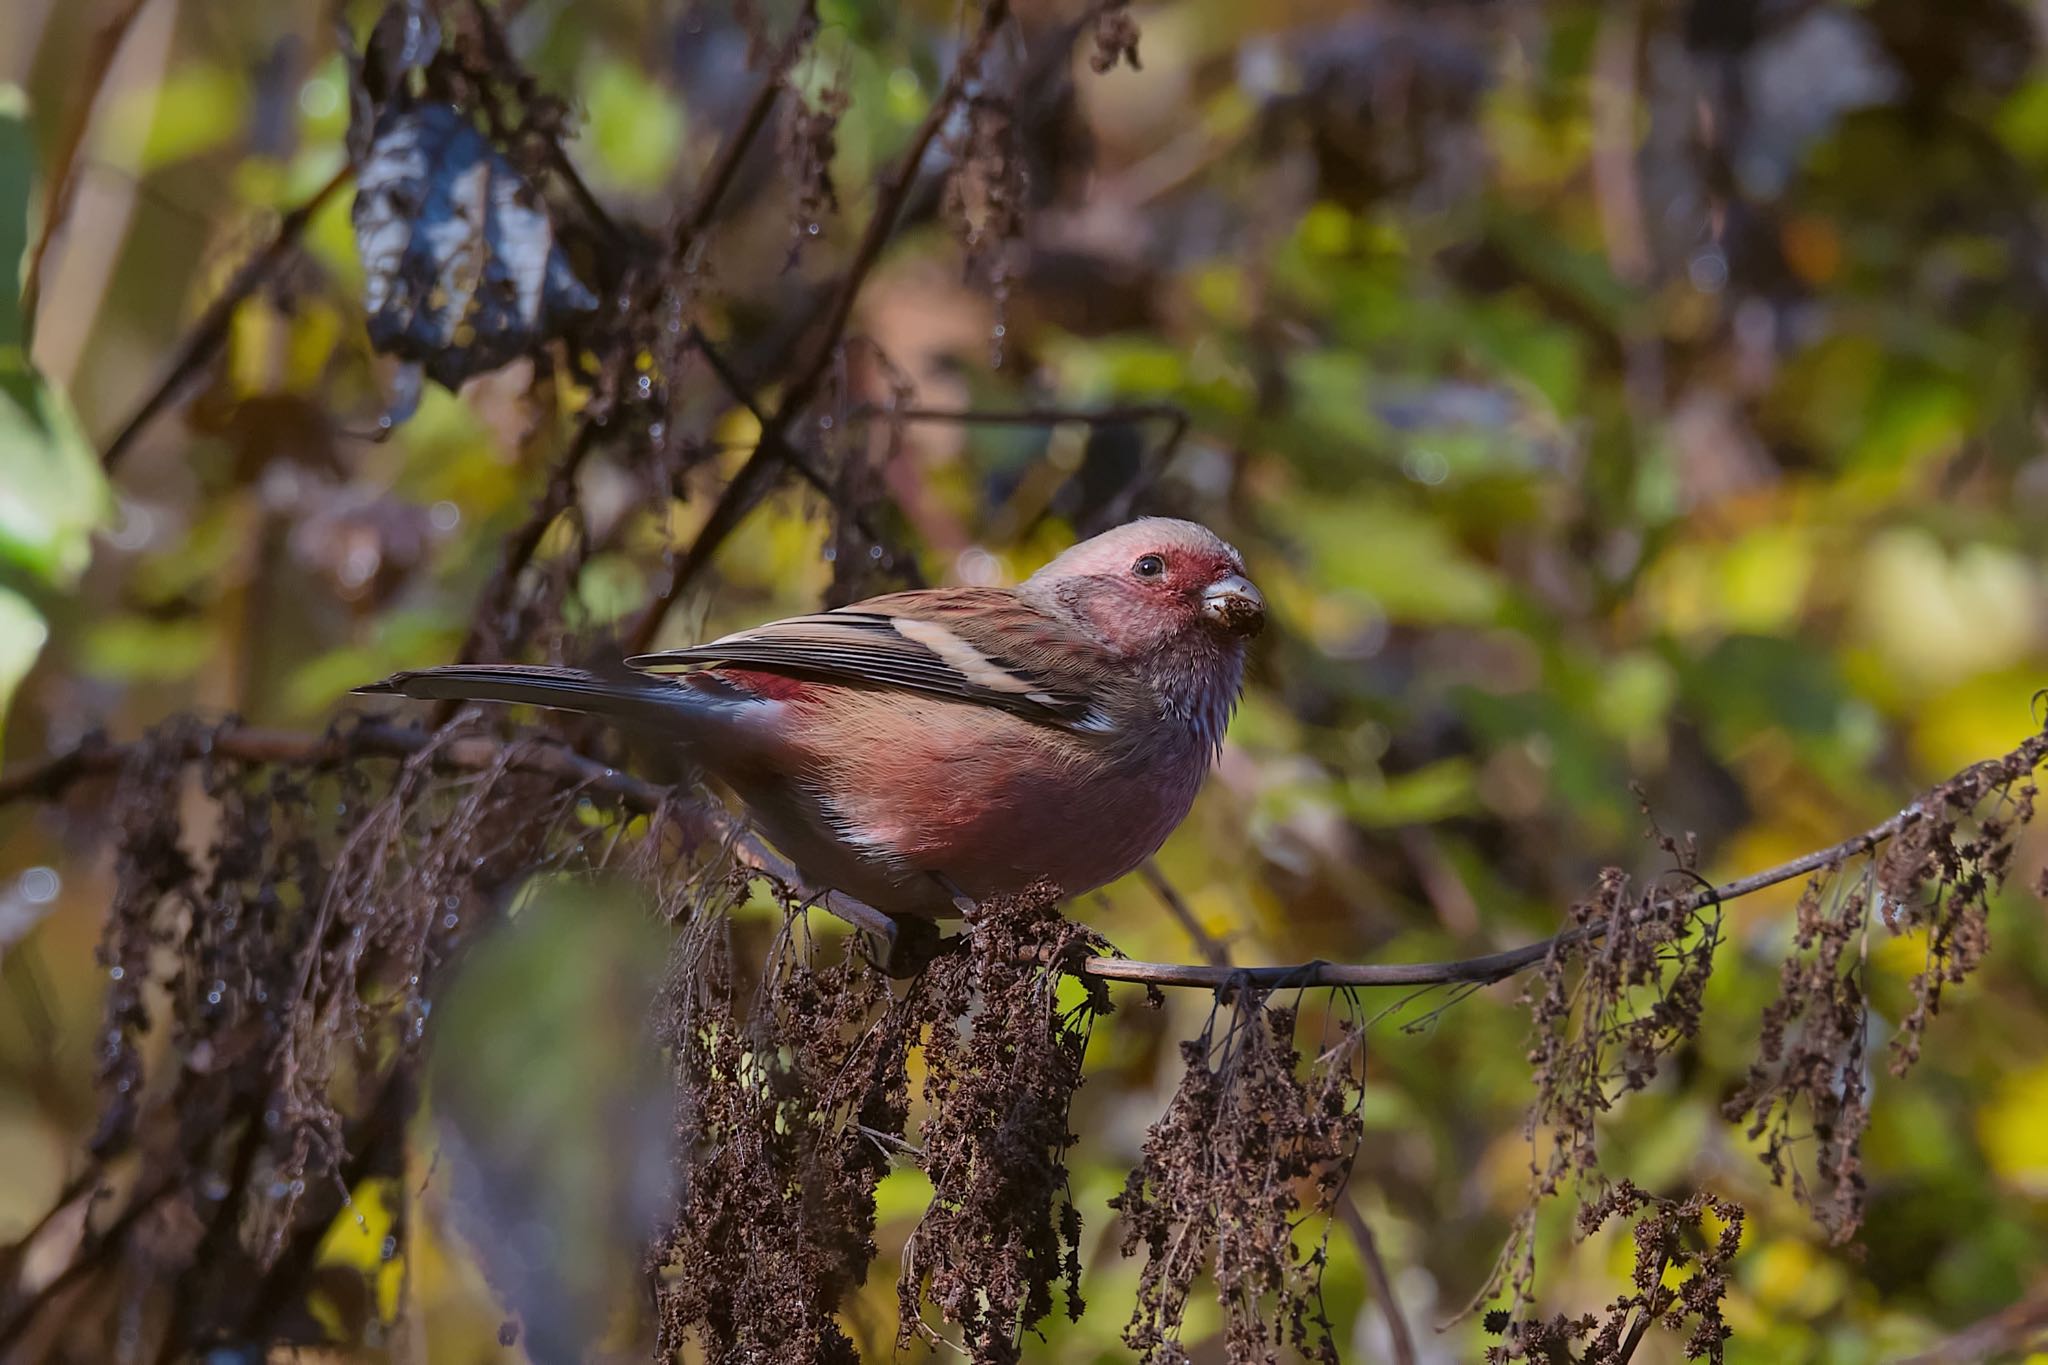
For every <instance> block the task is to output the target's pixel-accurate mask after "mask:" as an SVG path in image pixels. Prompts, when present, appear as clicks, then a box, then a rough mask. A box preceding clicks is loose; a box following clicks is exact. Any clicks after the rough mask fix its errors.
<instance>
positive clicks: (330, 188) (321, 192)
mask: <svg viewBox="0 0 2048 1365" xmlns="http://www.w3.org/2000/svg"><path fill="white" fill-rule="evenodd" d="M354 174H355V167H354V166H343V167H342V168H341V169H340V170H338V171H336V172H335V173H334V174H333V175H332V176H331V177H329V179H328V181H327V183H326V184H324V185H322V186H321V187H320V188H319V189H317V190H315V191H313V194H312V197H310V198H308V199H307V200H305V202H303V203H301V204H300V205H299V206H298V207H297V208H294V209H292V210H291V211H290V212H288V213H286V214H285V215H284V217H282V218H280V219H279V220H278V224H277V232H276V233H275V234H274V235H273V236H272V237H271V239H270V241H269V242H268V243H267V244H266V245H265V246H264V248H263V249H262V250H261V251H259V252H257V253H256V254H255V255H254V256H253V257H251V258H250V259H249V261H248V263H247V264H245V265H244V266H243V267H242V268H241V269H240V270H238V271H236V272H235V277H234V278H233V279H232V280H230V281H228V286H227V288H225V289H223V290H222V291H221V292H220V296H219V297H218V298H216V299H214V301H213V302H212V303H210V304H208V305H207V308H206V311H205V312H204V313H202V314H200V316H199V320H198V321H197V322H195V323H193V324H192V326H191V328H189V329H188V330H187V331H186V333H185V337H184V339H183V340H182V341H180V342H179V343H178V348H177V350H176V351H174V352H172V356H171V362H170V364H169V365H168V366H166V367H165V369H164V373H163V377H162V378H160V379H159V380H157V382H156V384H155V385H154V386H152V387H151V389H150V390H149V392H148V394H146V395H145V396H144V397H143V400H142V402H141V403H139V404H138V405H137V406H136V408H135V411H134V413H133V414H132V415H131V416H130V417H129V418H128V420H127V421H125V422H123V423H122V424H121V428H120V430H119V431H117V432H115V433H114V437H113V439H112V440H110V441H108V442H107V445H106V449H105V450H104V451H103V452H102V453H101V455H100V463H101V465H103V466H104V467H105V469H106V471H107V472H108V473H109V474H111V473H113V472H114V469H115V467H116V466H117V465H119V464H120V463H121V460H122V458H123V457H124V456H126V455H127V454H128V451H129V450H130V449H131V448H132V447H133V446H134V444H135V441H136V438H137V437H139V436H141V435H142V432H143V430H144V429H145V428H146V427H148V425H149V424H150V423H151V422H153V421H155V420H156V418H157V416H158V414H160V413H162V412H163V410H164V409H165V408H167V407H169V406H170V405H171V402H172V400H173V399H175V398H176V397H177V396H178V394H179V391H180V390H182V389H183V388H184V387H185V385H186V384H187V383H189V382H190V381H191V380H192V378H193V376H195V375H197V374H198V373H199V371H201V370H202V369H204V368H206V366H207V365H208V364H209V363H210V362H211V361H212V360H213V358H214V356H215V354H217V353H218V352H219V350H220V348H221V345H222V344H223V343H224V342H226V340H227V337H228V326H229V324H230V323H232V322H233V321H234V316H235V309H236V308H238V307H240V306H241V304H242V301H243V300H244V299H246V298H248V297H249V296H250V295H251V294H254V293H255V292H256V291H257V290H258V289H260V288H262V286H263V284H264V282H265V281H267V280H268V279H269V278H270V277H271V275H273V274H274V273H276V271H277V269H278V267H279V266H281V265H282V264H283V263H284V261H285V258H286V257H288V256H289V255H290V254H291V253H292V250H293V248H295V247H296V246H297V245H298V242H299V238H300V237H301V236H303V235H304V234H305V231H306V227H307V225H308V224H309V223H311V222H312V221H313V215H314V214H316V213H318V212H319V211H320V210H321V208H322V207H324V206H325V205H326V203H327V201H328V200H329V199H332V198H333V197H334V196H335V194H336V193H337V192H339V191H340V189H341V187H342V186H343V185H346V184H347V183H348V182H349V179H350V177H351V176H353V175H354Z"/></svg>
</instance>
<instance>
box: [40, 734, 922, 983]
mask: <svg viewBox="0 0 2048 1365" xmlns="http://www.w3.org/2000/svg"><path fill="white" fill-rule="evenodd" d="M147 744H148V741H141V742H138V743H134V744H109V743H107V742H105V741H104V740H97V741H88V742H87V743H85V744H82V745H80V746H79V747H77V748H75V749H71V750H69V751H67V752H65V753H62V754H59V755H57V756H56V757H55V758H52V759H49V760H47V761H46V762H43V763H38V764H35V765H33V766H31V767H28V768H23V769H19V770H17V771H15V772H12V773H8V774H5V775H4V776H0V806H6V805H9V804H11V803H13V802H16V801H23V800H33V801H51V800H55V799H57V798H58V797H60V796H62V795H63V794H64V792H65V791H66V790H67V789H69V788H70V787H71V786H72V785H73V784H74V783H76V782H80V781H83V780H85V779H88V778H94V777H111V776H114V775H115V774H117V773H119V772H120V771H121V769H122V767H123V766H124V765H125V764H126V763H127V762H128V761H129V760H130V759H132V758H135V757H138V756H139V755H140V754H141V753H142V752H143V751H144V749H145V747H146V746H147ZM430 747H431V748H432V749H433V750H434V763H435V765H436V766H438V767H441V768H444V769H447V770H449V771H451V772H483V771H487V770H489V769H491V768H494V767H496V766H497V765H498V764H499V762H500V760H501V759H502V758H503V756H504V755H505V754H506V752H507V749H508V746H507V745H504V744H501V743H500V742H499V741H497V740H495V739H491V738H489V737H487V736H483V735H459V736H456V737H454V738H451V739H437V737H436V736H435V735H434V733H433V732H431V731H428V730H420V729H412V728H408V727H405V726H398V725H387V724H383V723H380V722H374V721H372V722H366V723H364V724H362V725H358V726H356V727H354V728H352V729H341V730H331V731H328V732H327V733H326V734H319V735H315V734H307V733H304V732H301V731H292V730H266V729H258V728H256V727H253V726H242V725H223V726H221V727H219V728H217V729H214V730H209V731H201V732H199V733H196V734H192V735H190V736H188V737H186V739H185V741H184V748H183V751H182V753H181V757H182V758H183V759H184V761H186V762H188V763H190V762H197V761H199V760H201V759H206V758H228V759H234V760H236V761H239V762H243V763H290V764H297V765H300V766H304V767H309V768H331V767H335V766H337V765H339V764H342V763H346V762H349V761H351V760H354V759H359V758H410V757H411V756H413V755H414V754H417V753H419V752H420V751H422V750H424V749H428V748H430ZM511 747H512V750H513V752H512V757H511V760H510V762H509V763H508V764H507V765H506V766H508V767H509V768H510V769H511V770H513V771H515V772H522V773H532V774H535V775H537V776H541V777H550V778H553V779H555V780H556V781H558V782H561V783H563V784H564V785H565V786H574V787H579V788H581V789H582V790H584V791H585V792H587V793H589V794H591V795H593V796H598V797H603V798H605V799H607V800H611V801H615V802H617V803H618V804H619V805H620V806H621V807H623V808H624V809H626V810H629V811H632V812H633V813H635V814H637V815H647V816H666V817H667V818H668V819H669V820H671V821H673V822H674V823H675V824H676V825H677V826H678V827H680V828H681V829H682V830H683V832H684V833H685V834H686V835H687V836H688V837H690V838H692V839H695V840H697V841H699V842H722V843H730V845H731V846H732V848H733V851H734V854H735V856H737V857H738V858H739V859H740V861H742V862H744V863H746V864H747V865H749V866H751V867H754V868H758V869H759V870H760V871H762V872H765V873H767V874H768V875H769V876H771V877H774V878H776V879H777V880H779V881H782V882H784V883H786V884H787V885H789V886H790V887H792V888H797V889H799V890H801V888H802V884H803V879H802V878H801V877H800V876H798V875H797V872H796V869H795V867H794V866H792V865H791V864H790V862H789V861H788V859H786V858H784V857H782V855H780V854H779V853H776V852H775V851H774V850H773V849H771V848H769V847H768V846H767V845H765V844H763V843H762V842H761V841H760V840H759V839H757V838H755V837H754V836H753V835H752V834H750V833H747V832H745V831H743V830H741V829H740V828H739V827H738V825H737V823H736V822H735V821H734V820H733V818H732V817H731V816H729V815H727V814H726V813H725V812H724V811H723V810H719V809H716V808H714V807H712V806H709V805H706V804H704V803H702V802H696V801H687V800H679V799H678V798H677V796H676V794H675V793H674V792H673V791H672V790H670V789H669V788H667V787H663V786H660V785H658V784H656V783H653V782H645V781H642V780H641V779H639V778H637V777H634V776H632V775H631V774H628V773H622V772H620V771H618V770H617V769H616V768H611V767H607V766H606V765H604V764H602V763H600V762H598V761H597V760H596V759H594V758H590V757H587V756H585V755H583V754H579V753H577V752H576V751H575V750H573V749H569V748H566V747H564V746H562V745H559V744H552V743H547V742H538V743H536V742H532V741H528V742H525V743H521V744H517V745H515V746H511ZM808 894H810V895H811V897H812V899H814V900H815V901H816V902H817V904H819V905H821V906H823V907H824V908H825V909H826V910H829V911H830V912H831V913H832V914H834V915H837V916H838V917H839V918H840V919H843V920H845V921H846V922H847V923H848V924H851V925H853V926H854V927H855V928H856V929H863V930H866V931H867V932H869V933H872V934H877V935H880V936H881V937H882V938H883V939H884V940H885V941H886V942H887V943H888V944H890V945H891V946H893V945H894V943H895V940H896V925H895V921H894V920H892V919H890V918H889V916H887V915H885V914H883V913H882V912H881V911H880V910H877V909H875V908H874V907H873V906H871V905H867V904H865V903H863V902H861V901H858V900H855V899H854V898H853V897H851V896H846V895H842V894H840V893H839V892H836V891H827V892H822V893H815V892H814V893H808Z"/></svg>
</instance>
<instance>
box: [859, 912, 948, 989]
mask: <svg viewBox="0 0 2048 1365" xmlns="http://www.w3.org/2000/svg"><path fill="white" fill-rule="evenodd" d="M960 942H961V940H960V938H959V937H957V936H956V937H954V938H950V939H949V938H946V937H944V936H942V935H941V934H940V933H939V922H938V921H937V920H934V919H926V918H925V917H924V916H922V915H900V916H893V917H892V918H891V920H890V924H889V932H888V935H887V936H886V937H885V938H884V939H883V943H882V947H883V956H882V959H881V961H880V962H878V963H876V965H877V966H879V967H880V968H881V969H882V970H883V971H884V972H885V973H887V974H888V975H890V976H893V977H895V978H896V979H897V980H899V981H900V980H903V979H905V978H908V977H913V976H917V975H919V974H920V973H922V972H923V971H924V969H925V968H926V967H929V966H930V965H931V964H932V959H933V958H935V957H937V956H939V955H940V954H941V953H944V952H948V951H950V950H951V949H953V948H955V947H957V946H958V945H959V943H960Z"/></svg>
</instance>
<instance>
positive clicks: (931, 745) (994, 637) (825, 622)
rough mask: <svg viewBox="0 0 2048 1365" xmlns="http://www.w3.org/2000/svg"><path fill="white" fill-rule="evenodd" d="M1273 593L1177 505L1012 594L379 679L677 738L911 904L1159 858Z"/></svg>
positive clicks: (879, 604) (1105, 871) (1082, 548)
mask: <svg viewBox="0 0 2048 1365" xmlns="http://www.w3.org/2000/svg"><path fill="white" fill-rule="evenodd" d="M1265 612H1266V608H1265V602H1264V600H1263V599H1262V598H1261V597H1260V596H1259V592H1258V589H1257V588H1255V587H1253V586H1252V584H1251V582H1250V580H1249V579H1247V578H1246V577H1245V569H1244V560H1243V558H1242V557H1241V556H1240V555H1239V554H1238V552H1237V551H1236V550H1235V549H1233V548H1231V546H1229V545H1228V544H1226V543H1225V542H1224V541H1223V540H1222V539H1221V538H1219V537H1218V536H1217V535H1216V534H1215V533H1213V532H1211V531H1210V530H1208V529H1207V528H1206V527H1202V526H1198V525H1196V524H1194V523H1193V522H1187V521H1174V520H1169V519H1167V518H1162V517H1153V518H1147V519H1144V520H1140V521H1134V522H1131V523H1129V524H1127V525H1124V526H1119V527H1117V528H1116V529H1114V530H1112V531H1107V532H1104V533H1103V534H1102V535H1099V536H1096V537H1095V538H1093V539H1092V540H1086V541H1083V542H1081V543H1080V544H1079V545H1076V546H1074V547H1073V548H1072V549H1070V550H1068V551H1067V552H1066V553H1064V554H1062V555H1060V556H1059V557H1058V558H1056V559H1054V560H1053V561H1052V562H1051V563H1049V564H1047V565H1046V566H1045V567H1044V568H1042V569H1040V570H1039V571H1038V572H1037V573H1035V574H1033V575H1031V577H1029V578H1028V579H1026V580H1025V581H1024V582H1023V583H1021V584H1019V585H1018V586H1017V587H1015V588H937V589H930V590H926V591H920V592H901V593H892V594H889V595H887V596H884V597H876V598H871V599H870V600H868V601H865V602H858V603H855V604H854V605H852V606H849V607H842V608H840V609H839V610H837V611H828V612H821V613H819V614H817V615H813V616H794V617H791V618H789V619H787V620H783V621H773V622H770V623H769V624H767V625H763V626H756V627H754V628H753V629H752V630H743V631H740V632H738V633H737V634H734V635H728V636H726V637H725V638H723V639H720V640H714V641H712V642H711V643H709V644H702V645H692V646H690V647H689V648H687V649H674V650H667V651H664V652H662V653H659V654H645V655H641V656H639V657H637V658H633V659H629V660H627V664H628V665H629V669H630V670H635V671H622V672H621V673H620V674H619V675H617V676H602V675H597V674H591V673H585V672H580V671H577V670H573V669H565V668H536V667H526V666H521V665H515V664H454V665H450V666H448V667H443V668H429V669H423V670H420V671H418V672H411V673H397V674H394V675H392V676H391V677H389V678H387V679H385V680H384V681H383V682H380V683H376V684H373V685H371V686H368V687H364V688H360V689H358V690H359V691H363V692H395V693H399V694H402V695H404V696H408V697H419V698H432V699H451V698H452V699H459V700H465V701H467V700H475V701H499V702H526V703H531V704H533V705H537V706H551V707H559V708H561V709H564V710H569V711H582V712H588V713H592V714H595V715H601V716H607V717H611V718H613V719H617V720H624V721H630V722H633V723H634V724H635V725H636V726H638V727H640V728H643V729H648V730H651V731H653V732H654V733H658V734H661V735H672V736H673V737H674V738H675V740H676V742H677V743H678V745H680V746H681V748H682V750H683V752H684V754H685V755H686V756H687V757H688V758H689V759H691V760H692V761H694V762H695V763H697V764H698V765H699V766H701V767H702V768H703V769H704V770H705V771H707V772H708V773H710V774H711V775H712V776H714V777H716V778H718V779H719V780H720V781H722V782H723V783H725V784H726V785H727V786H728V787H730V788H731V789H732V791H733V792H734V794H735V795H737V796H738V797H739V799H740V800H741V802H742V803H744V804H745V805H746V807H747V808H748V810H749V811H750V813H751V814H752V816H753V818H754V820H755V822H756V823H757V825H758V826H759V827H760V829H761V831H762V832H763V833H764V834H765V835H766V836H767V837H768V839H769V840H770V841H771V842H773V843H774V844H775V845H776V846H777V847H778V848H780V849H781V850H782V852H783V853H784V854H785V855H787V856H788V858H789V859H790V861H791V862H793V863H794V864H795V865H796V866H797V868H798V869H799V870H800V871H801V872H802V873H803V875H804V877H805V879H806V880H807V881H808V882H810V883H811V884H812V885H813V886H816V887H821V888H822V887H829V888H832V889H835V890H838V891H842V892H844V893H846V894H848V895H851V896H855V897H858V898H859V899H861V900H863V901H866V902H867V903H868V904H870V905H873V906H875V907H876V908H877V909H880V910H884V911H887V912H888V913H890V914H895V915H918V916H933V917H938V916H946V915H952V914H955V913H957V902H956V897H957V896H958V895H960V894H964V895H966V896H968V897H971V898H973V899H974V900H977V901H978V900H983V899H986V898H988V897H990V896H995V895H999V894H1002V893H1005V892H1014V891H1020V890H1022V889H1023V888H1025V887H1027V886H1029V885H1030V884H1031V883H1032V882H1034V881H1036V880H1037V879H1039V878H1041V877H1049V878H1051V879H1052V880H1053V881H1054V882H1055V883H1057V884H1058V885H1059V886H1060V887H1061V889H1062V890H1063V891H1065V892H1066V893H1067V894H1068V895H1079V894H1080V893H1082V892H1085V891H1091V890H1093V889H1094V888H1096V887H1098V886H1101V885H1103V884H1104V883H1107V882H1110V881H1114V880H1115V879H1116V878H1118V877H1120V876H1122V875H1123V874H1125V873H1126V872H1129V871H1130V870H1131V869H1133V868H1135V867H1136V866H1137V865H1138V864H1139V863H1141V862H1143V861H1144V860H1145V859H1146V858H1148V857H1150V856H1151V855H1152V853H1153V852H1154V851H1156V850H1157V849H1158V847H1159V846H1160V845H1161V844H1162V843H1164V842H1165V841H1166V836H1167V835H1169V834H1171V833H1172V832H1173V830H1174V828H1175V826H1177V825H1179V824H1180V822H1181V820H1182V819H1183V818H1185V817H1186V815H1187V813H1188V809H1189V807H1190V806H1191V805H1193V803H1194V799H1195V792H1196V789H1197V788H1198V787H1199V786H1200V785H1201V781H1202V777H1203V775H1204V774H1205V773H1206V772H1207V771H1208V769H1209V765H1210V763H1211V762H1212V761H1213V760H1214V758H1215V756H1216V753H1217V750H1218V748H1219V747H1220V745H1221V744H1222V742H1223V731H1224V727H1225V726H1226V725H1227V724H1228V723H1229V720H1230V714H1231V711H1232V710H1233V709H1234V708H1235V706H1236V704H1237V697H1238V692H1239V689H1240V687H1241V685H1242V681H1243V677H1244V655H1245V646H1246V642H1247V641H1248V640H1250V638H1251V637H1252V636H1254V635H1256V634H1258V632H1259V629H1260V628H1261V627H1262V626H1263V625H1264V624H1265Z"/></svg>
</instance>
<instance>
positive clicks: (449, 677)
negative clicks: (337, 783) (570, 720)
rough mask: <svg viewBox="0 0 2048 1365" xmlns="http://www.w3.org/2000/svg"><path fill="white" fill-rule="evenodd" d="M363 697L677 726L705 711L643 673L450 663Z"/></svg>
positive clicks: (377, 686)
mask: <svg viewBox="0 0 2048 1365" xmlns="http://www.w3.org/2000/svg"><path fill="white" fill-rule="evenodd" d="M355 690H356V691H357V692H360V693H370V694H389V695H395V696H401V697H414V698H417V699H419V700H421V701H502V702H524V703H526V704H528V705H531V706H551V707H554V708H555V709H556V710H560V711H581V712H584V713H586V714H588V715H593V716H609V717H611V718H612V719H614V720H625V721H638V722H642V723H650V724H662V723H664V722H665V723H666V724H668V725H670V726H673V725H674V724H675V722H676V721H677V720H679V719H683V718H686V717H690V716H693V715H696V714H699V713H701V712H702V710H703V707H702V706H701V705H700V704H699V703H698V700H697V698H696V697H694V696H693V695H692V694H691V693H690V692H689V691H688V690H686V689H685V688H684V687H683V686H681V685H680V684H678V683H676V682H674V681H671V680H669V679H667V678H650V677H647V676H646V675H644V674H638V675H634V674H628V675H625V676H621V677H601V676H599V675H598V674H595V673H585V672H583V671H582V670H580V669H574V668H540V667H535V666H532V665H527V664H448V665H446V666H444V667H441V668H422V669H419V670H417V671H415V672H408V673H393V674H392V675H391V676H390V677H388V678H386V679H385V680H384V681H382V682H376V683H369V684H367V685H365V686H363V687H358V688H356V689H355Z"/></svg>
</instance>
